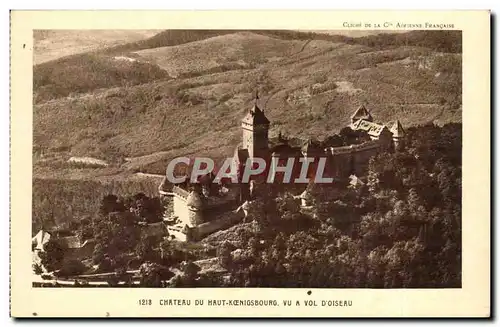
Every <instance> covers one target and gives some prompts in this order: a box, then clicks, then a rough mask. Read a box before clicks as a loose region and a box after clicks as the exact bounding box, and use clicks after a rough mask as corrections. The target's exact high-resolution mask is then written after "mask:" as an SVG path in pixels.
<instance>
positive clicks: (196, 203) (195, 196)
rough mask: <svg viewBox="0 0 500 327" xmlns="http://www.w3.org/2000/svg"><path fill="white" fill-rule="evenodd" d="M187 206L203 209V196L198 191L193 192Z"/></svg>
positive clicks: (189, 196) (187, 200) (188, 198)
mask: <svg viewBox="0 0 500 327" xmlns="http://www.w3.org/2000/svg"><path fill="white" fill-rule="evenodd" d="M186 205H187V206H188V207H192V208H194V209H203V200H202V199H201V195H200V194H199V193H198V192H196V191H191V193H189V195H188V197H187V199H186Z"/></svg>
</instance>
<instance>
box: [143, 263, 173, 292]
mask: <svg viewBox="0 0 500 327" xmlns="http://www.w3.org/2000/svg"><path fill="white" fill-rule="evenodd" d="M139 275H140V283H141V286H142V287H162V286H163V283H162V282H163V281H164V280H167V279H169V278H170V277H172V276H173V275H174V274H173V273H172V272H171V271H170V270H168V269H167V268H165V267H163V266H161V265H159V264H157V263H153V262H145V263H143V264H142V265H141V267H140V268H139Z"/></svg>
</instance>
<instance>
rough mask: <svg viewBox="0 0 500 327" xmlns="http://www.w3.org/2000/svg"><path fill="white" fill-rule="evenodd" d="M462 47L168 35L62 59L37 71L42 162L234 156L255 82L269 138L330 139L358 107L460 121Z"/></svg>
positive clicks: (381, 39)
mask: <svg viewBox="0 0 500 327" xmlns="http://www.w3.org/2000/svg"><path fill="white" fill-rule="evenodd" d="M441 33H447V32H441ZM450 39H452V40H454V41H453V42H449V41H448V40H450ZM167 40H170V42H167ZM440 40H441V41H440ZM440 42H441V43H440ZM460 49H461V42H460V35H459V34H458V36H457V35H454V36H453V38H444V37H442V34H441V36H440V37H438V36H437V34H436V33H429V32H410V33H403V34H387V35H370V36H366V37H360V38H351V37H347V36H334V35H328V34H321V35H320V34H317V33H301V32H292V31H196V32H193V31H191V33H187V32H186V31H175V32H173V31H165V32H162V33H160V34H158V35H156V36H154V37H152V38H150V39H147V40H142V41H138V42H133V43H129V44H125V45H122V46H120V47H115V48H111V49H108V50H106V51H100V52H94V53H89V54H82V55H76V56H71V57H65V58H61V59H59V60H58V61H51V62H47V63H45V64H43V65H37V66H35V72H34V74H35V76H34V80H35V90H34V92H35V96H36V99H37V104H36V105H35V107H34V145H35V149H34V150H35V153H36V154H37V156H36V158H38V159H39V160H38V159H37V160H38V161H36V162H37V163H38V164H40V163H42V162H43V165H45V166H48V167H51V165H53V164H54V163H55V162H58V163H61V162H63V161H64V160H62V159H61V158H67V157H69V156H93V157H97V158H101V159H105V160H109V161H111V162H112V163H114V164H115V165H116V167H117V168H119V170H129V171H137V170H142V171H148V172H163V171H164V168H165V163H166V161H167V160H168V159H169V158H172V157H174V156H178V155H192V156H194V155H209V156H212V157H216V158H220V157H224V156H230V155H232V152H233V149H234V147H235V146H236V145H237V144H238V142H239V141H240V138H241V133H240V128H239V121H240V119H241V117H242V116H243V115H244V113H245V112H246V110H248V109H249V108H250V107H251V106H252V105H253V95H254V94H255V91H256V90H257V89H258V90H259V92H260V93H259V94H260V97H261V105H262V106H263V107H264V108H265V112H266V115H267V116H268V117H269V119H270V120H271V122H272V127H271V137H273V136H275V135H277V133H278V131H279V130H281V131H282V132H283V133H284V134H287V135H290V136H293V137H298V138H305V137H317V138H324V137H326V136H328V135H331V134H333V133H335V132H338V130H339V129H341V128H342V127H344V126H345V125H346V124H347V123H348V120H349V116H350V114H351V113H352V111H353V110H354V109H355V108H356V107H357V106H358V105H359V104H360V103H365V104H366V105H367V107H368V108H369V109H371V110H372V113H373V115H374V117H375V118H376V119H377V120H379V121H382V122H385V121H389V120H393V119H400V121H401V123H402V124H403V125H404V126H412V125H418V124H423V123H426V122H429V121H435V122H438V123H446V122H456V121H461V55H460V53H457V52H460ZM117 57H118V58H121V59H116V58H117ZM123 58H129V59H123ZM138 72H139V73H138ZM69 95H71V96H69ZM47 100H50V101H47ZM61 120H63V121H65V124H61V123H60V122H61ZM61 160H62V161H61ZM54 167H55V166H54Z"/></svg>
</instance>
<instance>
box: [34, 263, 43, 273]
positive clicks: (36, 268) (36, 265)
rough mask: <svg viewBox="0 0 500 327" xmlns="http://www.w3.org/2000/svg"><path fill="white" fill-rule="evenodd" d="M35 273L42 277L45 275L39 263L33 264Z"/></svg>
mask: <svg viewBox="0 0 500 327" xmlns="http://www.w3.org/2000/svg"><path fill="white" fill-rule="evenodd" d="M33 272H34V273H35V274H36V275H41V274H42V273H43V269H42V266H40V265H39V264H38V263H35V264H33Z"/></svg>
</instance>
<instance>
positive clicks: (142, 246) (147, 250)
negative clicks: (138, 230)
mask: <svg viewBox="0 0 500 327" xmlns="http://www.w3.org/2000/svg"><path fill="white" fill-rule="evenodd" d="M154 240H155V238H154V237H153V236H147V235H143V236H142V237H141V240H140V241H139V244H137V247H136V254H137V256H138V257H139V258H140V259H141V260H142V261H155V260H157V257H158V255H157V253H156V251H155V250H154V245H155V243H154Z"/></svg>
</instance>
